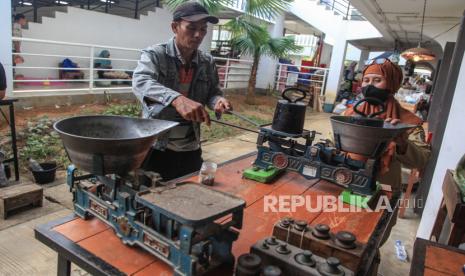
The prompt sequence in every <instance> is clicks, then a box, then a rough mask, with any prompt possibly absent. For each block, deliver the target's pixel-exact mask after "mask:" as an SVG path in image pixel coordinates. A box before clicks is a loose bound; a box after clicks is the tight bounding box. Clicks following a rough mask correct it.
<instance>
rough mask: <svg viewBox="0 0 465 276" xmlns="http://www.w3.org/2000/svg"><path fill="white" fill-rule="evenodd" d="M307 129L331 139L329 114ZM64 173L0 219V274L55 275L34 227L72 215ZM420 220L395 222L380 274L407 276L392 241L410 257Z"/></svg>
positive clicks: (216, 158)
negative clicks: (33, 205)
mask: <svg viewBox="0 0 465 276" xmlns="http://www.w3.org/2000/svg"><path fill="white" fill-rule="evenodd" d="M305 127H306V129H313V130H316V131H318V132H320V133H321V135H320V136H319V137H317V139H323V138H329V137H331V133H330V130H331V126H330V122H329V114H325V113H309V114H307V119H306V124H305ZM255 140H256V134H253V133H246V134H243V135H240V136H237V137H234V138H230V139H227V140H224V141H220V142H216V143H208V142H207V143H205V144H204V145H203V157H204V159H205V160H208V161H213V162H217V163H221V162H224V161H227V160H230V159H232V158H235V157H238V156H241V155H243V154H246V153H249V152H252V151H255V150H256V145H255ZM64 182H65V176H64V172H60V174H59V175H58V177H57V181H56V182H54V183H52V184H49V185H46V186H44V188H45V191H44V193H45V197H46V200H45V201H44V206H43V207H42V208H37V209H32V210H29V211H26V212H23V213H20V214H17V215H14V216H12V217H11V218H8V220H3V219H1V218H0V275H1V276H9V275H11V276H13V275H14V276H16V275H28V276H30V275H56V261H57V255H56V253H55V252H54V251H53V250H51V249H50V248H48V247H46V246H45V245H43V244H42V243H40V242H39V241H37V240H35V238H34V231H33V230H34V227H35V226H37V225H40V224H44V223H46V222H49V221H51V220H55V219H57V218H60V217H64V216H66V215H69V214H71V213H72V196H71V193H69V191H68V188H67V186H66V184H65V183H64ZM419 221H420V219H419V218H418V217H417V216H416V215H415V214H413V212H412V211H411V210H408V211H407V216H406V219H398V220H397V224H396V226H395V227H394V228H393V230H392V233H391V236H390V238H389V240H388V241H387V242H386V243H385V245H384V246H383V247H382V248H381V266H380V268H379V275H384V276H391V275H392V276H395V275H408V272H409V270H410V263H409V262H401V261H399V260H397V258H396V253H395V246H394V245H395V241H396V240H398V239H399V240H402V242H403V243H404V245H405V247H406V249H407V252H408V254H409V256H412V249H413V242H414V239H415V234H416V230H417V227H418V224H419ZM72 275H76V276H78V275H79V276H81V275H87V273H85V272H84V271H82V270H81V269H79V268H78V267H75V266H73V267H72Z"/></svg>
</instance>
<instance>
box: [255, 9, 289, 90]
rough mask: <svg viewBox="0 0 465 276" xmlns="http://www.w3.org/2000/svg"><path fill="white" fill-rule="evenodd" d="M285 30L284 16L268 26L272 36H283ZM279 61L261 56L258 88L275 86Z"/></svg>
mask: <svg viewBox="0 0 465 276" xmlns="http://www.w3.org/2000/svg"><path fill="white" fill-rule="evenodd" d="M283 30H284V16H283V15H280V16H278V17H277V18H275V23H274V24H270V25H269V26H268V31H269V32H270V36H271V37H273V38H277V37H282V36H283ZM277 64H278V61H277V60H276V59H274V58H271V57H269V56H261V57H260V63H259V65H258V72H257V85H256V87H257V88H262V89H266V88H268V87H269V86H271V87H273V85H274V81H275V74H276V68H277V67H276V66H277Z"/></svg>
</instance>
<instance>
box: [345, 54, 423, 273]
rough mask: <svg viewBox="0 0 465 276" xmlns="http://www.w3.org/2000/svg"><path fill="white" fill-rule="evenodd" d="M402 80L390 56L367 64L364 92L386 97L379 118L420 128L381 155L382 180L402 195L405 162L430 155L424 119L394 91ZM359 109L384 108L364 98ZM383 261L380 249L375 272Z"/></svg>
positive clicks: (415, 163) (419, 163)
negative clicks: (401, 101)
mask: <svg viewBox="0 0 465 276" xmlns="http://www.w3.org/2000/svg"><path fill="white" fill-rule="evenodd" d="M401 84H402V70H401V69H400V67H399V66H398V65H397V64H394V63H392V62H391V61H390V60H389V59H376V60H373V61H372V63H371V64H370V65H369V66H367V67H366V68H365V70H364V71H363V79H362V93H363V96H364V97H373V98H377V99H378V100H380V101H382V102H383V103H384V105H385V112H384V113H382V114H380V115H378V118H381V119H384V120H385V121H387V122H390V123H391V124H393V125H395V124H398V123H405V124H412V125H415V126H417V128H416V129H415V130H414V131H412V132H410V133H408V132H405V133H404V134H402V135H400V136H399V137H397V138H395V139H394V141H392V142H391V143H390V144H389V145H388V147H387V149H386V151H385V152H384V154H383V155H382V156H381V165H380V171H379V177H378V181H379V183H381V184H386V185H389V186H391V189H392V192H393V194H397V195H400V192H401V188H402V187H401V184H402V177H401V173H402V165H404V166H405V167H408V168H410V169H413V168H415V169H418V170H421V169H423V168H424V167H425V166H426V164H427V162H428V161H429V158H430V154H431V152H430V150H429V149H428V147H427V146H426V145H425V143H424V141H422V140H423V139H418V138H417V137H418V135H417V134H420V136H421V133H424V132H422V124H423V121H422V120H421V119H420V118H419V117H417V116H416V115H415V114H413V113H412V112H410V111H408V110H406V109H404V108H402V107H401V106H400V104H399V102H398V101H397V100H396V99H395V98H394V94H395V93H396V92H397V90H399V88H400V86H401ZM358 110H360V111H362V112H364V113H365V114H372V113H375V112H378V111H379V110H380V107H379V106H374V105H371V104H369V103H368V102H364V103H363V105H361V107H358ZM344 115H347V116H356V115H357V113H355V111H354V109H353V108H350V109H348V110H347V111H346V112H345V113H344ZM349 156H350V158H352V159H356V160H362V161H363V160H366V157H363V156H359V155H356V154H352V153H349ZM395 210H396V211H395V213H394V214H392V219H391V222H390V224H389V225H388V227H387V229H386V233H385V235H384V237H385V238H384V239H383V240H382V241H381V245H382V244H384V243H385V242H386V240H387V239H388V237H389V234H390V232H391V230H392V227H394V225H395V224H396V221H397V210H398V209H395ZM379 262H380V253H379V250H378V252H377V255H376V257H375V264H376V265H375V266H374V267H373V268H372V272H373V273H372V275H377V273H376V272H377V264H379Z"/></svg>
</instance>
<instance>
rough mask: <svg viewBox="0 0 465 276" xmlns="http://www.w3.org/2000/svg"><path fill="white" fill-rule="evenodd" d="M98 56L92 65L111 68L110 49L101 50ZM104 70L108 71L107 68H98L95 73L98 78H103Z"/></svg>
mask: <svg viewBox="0 0 465 276" xmlns="http://www.w3.org/2000/svg"><path fill="white" fill-rule="evenodd" d="M98 56H99V57H100V58H99V59H96V60H95V62H94V67H95V68H99V69H112V68H113V67H112V66H111V60H109V58H110V51H108V50H102V51H101V52H100V54H99V55H98ZM105 72H109V71H107V70H98V71H97V75H98V78H99V79H103V78H105V77H104V74H105Z"/></svg>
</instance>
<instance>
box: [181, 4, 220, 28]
mask: <svg viewBox="0 0 465 276" xmlns="http://www.w3.org/2000/svg"><path fill="white" fill-rule="evenodd" d="M181 19H182V20H186V21H190V22H197V21H200V20H204V19H205V20H207V21H208V22H210V23H212V24H216V23H218V21H219V20H218V17H216V16H212V15H210V14H209V13H208V11H207V9H206V8H205V7H204V6H202V5H201V4H199V3H197V2H186V3H183V4H181V5H179V6H178V7H177V8H176V9H175V10H174V13H173V21H178V20H181Z"/></svg>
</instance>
